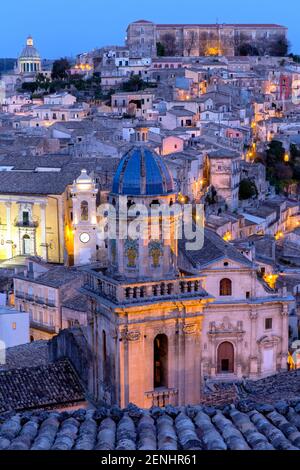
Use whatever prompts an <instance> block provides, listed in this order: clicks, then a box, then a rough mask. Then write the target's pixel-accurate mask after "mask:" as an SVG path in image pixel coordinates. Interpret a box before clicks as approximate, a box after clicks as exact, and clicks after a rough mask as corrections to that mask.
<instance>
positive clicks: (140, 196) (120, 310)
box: [73, 145, 293, 408]
mask: <svg viewBox="0 0 300 470" xmlns="http://www.w3.org/2000/svg"><path fill="white" fill-rule="evenodd" d="M82 178H83V179H84V178H88V176H87V175H83V176H82ZM81 183H82V184H85V182H84V181H81ZM73 192H74V195H75V194H76V188H75V187H74V188H73ZM80 198H81V199H80ZM80 198H79V199H78V201H77V202H78V204H77V206H76V203H75V205H74V208H75V211H74V218H75V225H76V227H75V229H76V232H77V233H76V235H75V240H76V237H77V238H78V251H79V254H78V256H79V258H80V256H82V258H81V259H82V260H83V259H84V261H85V263H86V264H88V263H90V264H89V265H87V267H86V268H84V270H85V284H84V287H83V288H82V289H81V290H82V292H84V293H85V295H86V296H87V300H88V302H87V304H88V305H89V308H88V343H89V349H90V352H91V355H90V368H89V393H90V396H91V397H92V398H93V399H94V400H95V401H97V402H102V403H106V404H115V403H117V404H119V405H120V406H122V407H123V406H126V405H127V404H128V403H130V402H133V403H136V404H137V405H138V406H140V407H143V408H147V407H151V406H152V405H158V406H163V405H166V404H172V405H184V404H187V403H190V404H195V403H199V401H200V400H201V393H202V392H201V390H202V387H203V383H204V381H205V379H212V380H222V381H224V380H228V379H229V380H237V379H242V378H243V377H250V378H252V379H258V378H261V377H264V376H267V375H271V374H274V373H276V372H279V371H282V370H285V369H286V367H287V353H288V311H289V302H291V301H292V300H293V299H292V298H290V297H288V296H287V294H286V291H285V289H282V290H281V291H278V290H274V289H272V288H270V287H269V286H268V285H267V284H265V283H264V281H263V280H262V279H260V278H259V276H258V274H257V268H256V266H255V264H254V263H253V262H252V261H251V260H250V259H249V258H247V257H245V256H244V255H243V254H241V253H240V252H239V251H238V250H236V249H235V248H234V247H233V246H232V245H230V244H228V243H226V242H225V241H223V240H222V239H221V238H220V237H219V236H218V235H216V234H215V233H214V232H212V231H210V230H207V229H205V235H204V245H203V247H202V249H198V250H197V251H195V250H193V251H188V250H187V245H186V244H185V242H184V240H179V241H178V240H177V237H176V235H175V233H176V226H177V224H178V217H177V215H176V213H175V212H174V213H172V211H170V213H169V216H168V217H169V220H168V224H169V227H170V237H169V238H168V239H165V238H164V237H163V231H162V230H161V229H159V230H158V235H157V236H155V238H153V237H152V236H151V233H150V229H149V227H150V226H151V224H157V226H158V227H161V222H162V220H161V216H153V213H152V212H151V210H150V209H151V208H152V206H153V205H157V206H160V205H168V206H169V207H172V205H173V204H174V203H175V202H176V201H177V194H176V192H175V190H174V185H173V181H172V177H171V174H170V172H169V170H168V168H167V166H166V164H165V162H164V160H163V158H162V157H160V156H158V155H157V154H155V153H154V152H153V151H152V150H150V149H149V148H148V147H146V146H144V145H138V146H135V147H133V148H131V149H130V150H129V151H128V152H127V153H126V154H125V155H124V157H123V158H122V160H121V162H120V164H119V167H118V169H117V172H116V175H115V178H114V181H113V187H112V191H111V193H110V194H109V202H110V204H111V206H112V207H114V209H115V214H116V222H117V223H116V227H117V232H116V236H115V237H114V238H112V237H110V239H109V240H108V244H107V250H108V263H107V267H106V268H99V264H95V263H93V261H94V260H95V256H94V255H95V252H94V251H93V248H92V246H93V245H95V243H96V239H97V236H95V235H94V234H95V231H97V229H96V227H95V224H93V220H92V217H93V215H94V210H95V207H96V205H95V204H96V203H95V197H94V190H93V187H92V185H91V190H90V191H89V190H88V189H87V191H86V192H85V194H84V196H80ZM124 200H125V202H126V204H127V208H130V207H133V206H135V205H136V204H143V205H144V206H145V207H146V208H147V209H148V210H147V211H146V212H145V213H143V214H142V215H141V217H142V220H143V222H145V223H143V224H142V225H141V226H142V227H143V229H142V230H143V233H141V236H140V237H139V239H137V240H136V239H131V238H130V237H129V238H128V237H122V236H121V234H120V233H119V232H118V230H119V229H118V227H120V226H121V225H120V221H122V218H123V211H122V207H123V206H122V204H124ZM82 202H84V205H82ZM76 207H77V209H76ZM76 213H78V214H80V216H78V217H77V216H76ZM76 217H77V219H76ZM80 217H81V218H82V217H83V218H84V219H85V220H84V221H82V225H80V224H79V223H78V222H76V220H78V218H80ZM153 217H154V218H155V217H157V220H151V219H153ZM129 222H130V217H129V219H128V220H127V223H129ZM82 234H83V235H82ZM75 243H76V242H75ZM84 245H86V249H85V250H84V254H83V255H80V250H81V249H82V248H83V247H84ZM75 251H76V250H75Z"/></svg>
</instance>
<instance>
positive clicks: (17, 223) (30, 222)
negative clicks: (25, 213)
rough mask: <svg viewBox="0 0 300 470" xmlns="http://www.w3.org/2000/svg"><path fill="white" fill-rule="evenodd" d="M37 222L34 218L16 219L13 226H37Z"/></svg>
mask: <svg viewBox="0 0 300 470" xmlns="http://www.w3.org/2000/svg"><path fill="white" fill-rule="evenodd" d="M38 225H39V223H38V222H37V221H35V220H18V219H16V220H15V221H14V226H15V227H25V228H37V227H38Z"/></svg>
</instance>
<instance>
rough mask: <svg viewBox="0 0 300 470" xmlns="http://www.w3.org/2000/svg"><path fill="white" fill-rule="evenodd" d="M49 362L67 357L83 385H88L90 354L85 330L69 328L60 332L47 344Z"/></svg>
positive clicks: (82, 328)
mask: <svg viewBox="0 0 300 470" xmlns="http://www.w3.org/2000/svg"><path fill="white" fill-rule="evenodd" d="M48 347H49V349H48V352H49V361H50V362H55V361H57V360H58V359H62V358H65V357H67V358H68V359H69V361H70V362H71V363H72V364H73V366H74V368H75V370H76V372H77V374H78V375H79V377H80V379H81V381H82V383H83V385H84V386H85V387H86V388H87V385H88V370H89V364H90V362H91V352H90V349H89V347H88V343H87V340H86V337H85V328H84V327H79V328H70V329H66V330H62V331H61V332H60V333H59V334H58V335H57V336H55V337H54V338H52V339H51V340H50V341H49V343H48Z"/></svg>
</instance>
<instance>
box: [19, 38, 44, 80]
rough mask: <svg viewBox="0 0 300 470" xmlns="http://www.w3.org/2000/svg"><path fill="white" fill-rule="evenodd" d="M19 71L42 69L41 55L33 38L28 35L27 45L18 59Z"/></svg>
mask: <svg viewBox="0 0 300 470" xmlns="http://www.w3.org/2000/svg"><path fill="white" fill-rule="evenodd" d="M18 70H19V73H38V72H40V71H41V57H40V54H39V52H38V51H37V49H36V48H35V47H34V43H33V39H32V37H31V36H28V38H27V40H26V46H25V47H24V49H23V50H22V52H21V55H20V57H19V59H18Z"/></svg>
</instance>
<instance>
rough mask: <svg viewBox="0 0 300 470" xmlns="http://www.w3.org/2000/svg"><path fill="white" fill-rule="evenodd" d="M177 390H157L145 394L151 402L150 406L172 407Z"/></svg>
mask: <svg viewBox="0 0 300 470" xmlns="http://www.w3.org/2000/svg"><path fill="white" fill-rule="evenodd" d="M177 394H178V390H177V389H176V388H163V387H162V388H157V389H155V390H152V391H150V392H146V396H147V398H149V399H151V400H152V406H160V407H164V406H167V405H174V403H175V401H174V400H175V399H176V396H177Z"/></svg>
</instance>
